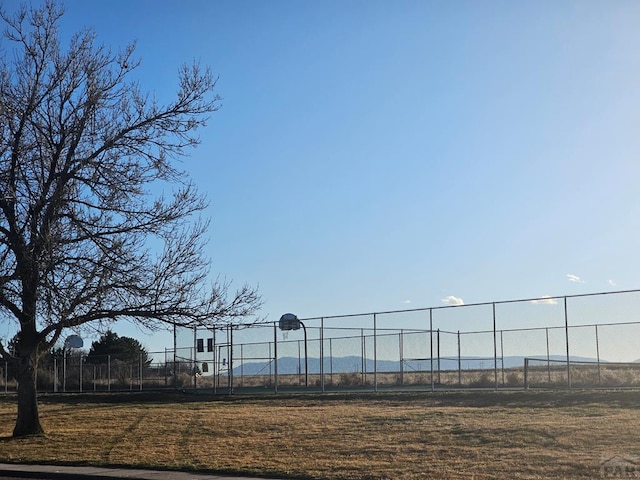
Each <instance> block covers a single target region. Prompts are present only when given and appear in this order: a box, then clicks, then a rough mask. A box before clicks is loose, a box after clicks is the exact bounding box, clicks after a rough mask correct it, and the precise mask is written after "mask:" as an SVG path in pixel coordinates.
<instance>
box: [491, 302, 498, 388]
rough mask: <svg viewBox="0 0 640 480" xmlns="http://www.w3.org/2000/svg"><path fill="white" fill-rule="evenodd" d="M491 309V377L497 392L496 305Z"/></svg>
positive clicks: (493, 304)
mask: <svg viewBox="0 0 640 480" xmlns="http://www.w3.org/2000/svg"><path fill="white" fill-rule="evenodd" d="M492 307H493V377H494V380H495V389H496V390H498V337H497V335H496V304H495V302H494V303H492Z"/></svg>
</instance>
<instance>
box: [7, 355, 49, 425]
mask: <svg viewBox="0 0 640 480" xmlns="http://www.w3.org/2000/svg"><path fill="white" fill-rule="evenodd" d="M17 360H18V419H17V421H16V426H15V428H14V429H13V436H14V437H24V436H26V435H40V434H42V433H44V430H43V429H42V426H41V425H40V416H39V414H38V392H37V388H36V381H37V371H38V354H37V349H34V351H31V352H20V356H19V357H18V359H17Z"/></svg>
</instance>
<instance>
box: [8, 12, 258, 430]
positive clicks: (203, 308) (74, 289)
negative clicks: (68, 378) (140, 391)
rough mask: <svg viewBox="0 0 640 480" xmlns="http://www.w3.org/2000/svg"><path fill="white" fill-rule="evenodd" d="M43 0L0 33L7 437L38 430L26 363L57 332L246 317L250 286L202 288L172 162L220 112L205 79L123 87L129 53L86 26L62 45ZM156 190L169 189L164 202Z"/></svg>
mask: <svg viewBox="0 0 640 480" xmlns="http://www.w3.org/2000/svg"><path fill="white" fill-rule="evenodd" d="M62 14H63V11H62V9H61V8H60V7H59V6H58V5H56V3H55V1H54V0H47V1H46V3H45V4H44V5H43V6H42V7H39V8H27V7H23V8H22V9H20V10H19V11H18V12H17V13H15V14H13V15H10V14H7V13H6V12H1V13H0V17H1V18H2V20H3V21H4V23H5V24H6V30H5V35H4V39H5V40H4V42H3V45H2V47H3V50H2V53H3V55H4V56H5V58H4V61H3V62H2V63H0V310H1V312H2V315H3V316H4V319H5V321H9V322H15V324H16V329H17V330H18V331H19V348H17V349H16V352H17V356H16V357H15V358H14V357H13V356H12V355H11V353H10V352H9V350H8V349H7V348H4V347H3V346H2V345H1V344H0V355H2V357H3V358H4V359H13V360H14V361H15V362H16V363H17V371H18V385H19V386H18V417H17V421H16V426H15V429H14V432H13V434H14V436H23V435H29V434H39V433H41V432H42V431H43V430H42V427H41V424H40V421H39V415H38V404H37V392H36V369H37V362H38V356H39V355H40V354H41V353H42V352H43V351H46V350H47V349H49V348H51V346H52V345H53V344H55V342H56V341H57V340H58V339H59V337H60V335H61V333H62V332H63V331H64V330H65V329H67V328H76V327H79V326H82V325H84V324H87V323H88V322H105V323H108V322H113V321H116V320H118V319H122V318H128V319H132V320H134V321H136V322H139V323H140V324H142V325H144V326H145V327H149V328H156V327H158V326H160V325H162V324H163V323H170V324H191V325H193V324H194V323H199V324H207V325H211V324H213V323H215V322H216V321H221V320H223V319H224V321H233V319H234V318H239V317H244V316H248V315H253V314H254V313H255V312H256V310H257V309H258V308H259V306H260V304H261V300H260V297H259V296H258V294H257V292H256V290H255V289H253V288H250V287H247V286H244V287H242V288H240V289H239V290H238V291H236V292H230V291H228V290H229V284H228V283H227V282H226V281H225V282H220V281H217V280H216V281H209V280H208V278H209V275H210V271H209V268H210V264H209V260H208V259H207V258H206V257H205V255H204V252H203V247H204V243H205V238H204V235H205V232H206V230H207V226H208V224H207V222H206V221H203V220H201V219H200V216H199V214H200V213H201V212H202V210H203V209H204V208H205V207H206V200H205V198H204V197H203V196H202V195H201V194H199V193H198V192H197V191H196V189H195V188H194V186H193V184H192V183H191V182H190V181H189V179H188V178H187V176H186V175H185V174H184V172H182V171H180V170H179V169H178V168H177V166H176V165H177V162H176V160H177V159H178V158H179V157H181V156H183V155H184V154H185V150H186V149H187V148H188V147H193V146H195V145H197V144H198V142H199V141H198V138H197V137H196V136H195V132H196V130H197V129H198V128H199V127H201V126H203V125H204V123H205V121H206V118H207V115H209V114H211V113H213V112H215V111H216V110H217V109H218V108H219V97H218V96H217V95H216V94H215V93H214V92H213V90H214V87H215V83H216V79H215V77H214V76H213V75H212V74H211V72H210V71H209V70H208V69H202V68H200V66H199V65H198V64H194V65H192V66H185V67H182V68H181V69H180V71H179V74H178V77H179V89H178V93H177V98H176V99H175V100H174V101H173V102H172V103H169V104H159V103H158V102H157V101H156V100H155V99H154V97H153V96H151V95H149V94H146V93H144V92H142V91H141V90H140V88H139V87H138V85H137V84H136V83H135V82H134V81H133V80H132V72H133V71H134V70H135V69H136V67H138V65H139V61H137V60H136V59H134V58H133V53H134V48H133V46H128V47H127V48H125V49H124V50H122V51H120V52H117V53H113V52H112V51H110V50H109V49H107V48H105V47H104V46H101V45H98V44H97V43H96V41H95V35H94V32H93V31H92V30H90V29H88V30H83V31H81V32H79V33H77V34H76V35H75V36H73V38H72V39H71V41H70V42H69V44H68V46H65V47H64V48H63V47H62V46H61V44H60V41H59V38H58V23H59V20H60V18H61V16H62ZM163 189H169V191H168V192H165V193H157V192H163V191H164V190H163Z"/></svg>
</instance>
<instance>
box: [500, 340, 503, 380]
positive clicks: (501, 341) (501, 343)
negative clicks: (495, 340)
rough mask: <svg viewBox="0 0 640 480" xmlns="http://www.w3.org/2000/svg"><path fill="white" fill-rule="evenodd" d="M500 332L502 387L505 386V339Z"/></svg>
mask: <svg viewBox="0 0 640 480" xmlns="http://www.w3.org/2000/svg"><path fill="white" fill-rule="evenodd" d="M502 333H503V332H502V330H500V369H501V371H502V386H504V339H503V338H502Z"/></svg>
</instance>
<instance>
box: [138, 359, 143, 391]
mask: <svg viewBox="0 0 640 480" xmlns="http://www.w3.org/2000/svg"><path fill="white" fill-rule="evenodd" d="M139 357H140V359H139V360H140V390H142V367H143V365H144V361H143V359H142V353H140V355H139Z"/></svg>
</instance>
